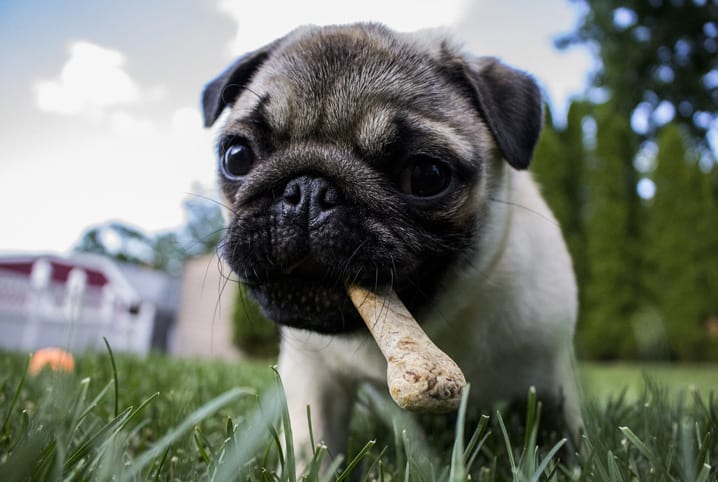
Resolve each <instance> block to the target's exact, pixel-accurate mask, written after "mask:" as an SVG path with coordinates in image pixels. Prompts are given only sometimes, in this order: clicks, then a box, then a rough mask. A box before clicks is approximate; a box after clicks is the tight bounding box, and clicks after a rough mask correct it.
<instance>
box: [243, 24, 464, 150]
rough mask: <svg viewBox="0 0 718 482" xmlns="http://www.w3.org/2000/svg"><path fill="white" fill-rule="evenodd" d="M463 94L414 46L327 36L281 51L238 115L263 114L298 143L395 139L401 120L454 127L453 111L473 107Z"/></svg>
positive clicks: (348, 33) (353, 34) (350, 34)
mask: <svg viewBox="0 0 718 482" xmlns="http://www.w3.org/2000/svg"><path fill="white" fill-rule="evenodd" d="M455 90H456V89H451V88H450V86H449V85H448V81H447V80H446V79H445V78H444V76H442V75H441V72H440V69H439V68H438V67H437V65H436V62H435V61H434V60H433V59H432V58H431V56H430V55H429V54H428V53H426V52H422V51H421V50H419V49H416V48H414V47H413V46H412V45H411V44H410V43H409V42H406V41H404V40H402V39H397V38H394V37H389V36H384V35H379V34H376V33H375V34H373V35H369V34H368V33H367V32H366V31H363V30H351V29H348V30H341V31H334V32H325V31H319V32H314V33H313V34H311V35H304V36H303V37H301V38H299V39H297V40H295V41H293V42H288V44H287V45H286V46H283V47H280V48H279V49H278V50H277V51H275V52H274V53H273V55H272V56H271V57H270V59H269V60H268V61H267V62H266V63H265V64H264V65H263V66H262V68H261V69H260V70H259V71H258V72H257V74H256V75H255V77H254V78H253V79H252V82H251V83H250V85H249V88H248V89H247V91H245V92H244V93H243V94H242V96H241V97H240V99H239V100H238V102H237V103H236V104H235V109H234V114H233V117H235V118H240V117H241V116H243V115H248V114H250V113H256V112H257V110H261V111H262V112H261V114H262V116H263V117H264V119H265V120H266V121H267V123H268V124H270V125H271V126H272V128H273V130H275V131H279V132H282V133H284V134H285V135H286V136H288V137H291V138H302V137H307V136H310V135H311V136H313V137H315V136H317V135H320V136H327V137H331V138H332V139H335V140H336V139H340V138H341V136H342V134H343V133H347V132H352V133H353V135H354V136H356V135H357V133H359V135H360V136H362V135H363V136H366V137H371V138H372V139H374V142H376V140H377V137H379V136H380V135H382V134H383V135H385V136H391V135H392V130H393V129H395V128H396V119H397V116H403V117H407V118H411V117H414V118H416V117H423V118H426V120H427V121H433V122H438V123H441V122H443V121H445V120H446V121H449V119H448V118H447V119H443V118H442V113H443V112H446V110H447V109H446V107H447V106H451V105H456V104H457V103H462V101H464V103H463V104H465V99H461V98H460V96H459V95H458V94H457V92H456V91H455ZM463 104H462V105H461V107H464V108H465V107H466V105H463ZM439 106H441V108H439ZM463 110H467V109H463ZM454 120H455V119H454ZM362 133H363V134H362Z"/></svg>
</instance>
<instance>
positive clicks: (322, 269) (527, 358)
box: [202, 24, 581, 451]
mask: <svg viewBox="0 0 718 482" xmlns="http://www.w3.org/2000/svg"><path fill="white" fill-rule="evenodd" d="M542 106H543V103H542V97H541V93H540V91H539V88H538V87H537V85H536V83H535V82H534V80H533V79H532V78H531V77H530V76H529V75H527V74H526V73H524V72H521V71H519V70H516V69H514V68H512V67H509V66H507V65H505V64H503V63H502V62H500V61H499V60H497V59H496V58H492V57H477V56H473V55H471V54H469V53H467V52H465V51H464V50H463V48H462V47H461V46H460V44H459V43H457V42H455V41H454V40H452V38H451V37H450V36H449V35H448V34H445V33H444V32H441V31H422V32H417V33H413V34H405V33H397V32H394V31H392V30H390V29H388V28H386V27H384V26H382V25H379V24H354V25H345V26H328V27H315V26H310V27H302V28H299V29H297V30H295V31H293V32H291V33H289V34H288V35H286V36H284V37H282V38H280V39H278V40H276V41H274V42H272V43H270V44H269V45H266V46H264V47H262V48H259V49H258V50H256V51H253V52H250V53H248V54H246V55H244V56H242V57H240V58H239V59H238V60H237V61H236V62H234V63H233V64H232V65H230V66H229V68H227V69H226V70H225V71H224V72H223V73H221V74H220V75H219V76H218V77H216V78H215V79H214V80H212V81H210V82H209V83H208V84H207V85H206V87H205V90H204V92H203V96H202V107H203V113H204V122H205V125H206V126H207V127H209V126H212V125H213V124H214V123H215V122H216V121H217V120H218V118H219V117H220V116H221V115H222V113H223V111H225V109H228V110H229V112H227V115H226V117H225V118H224V121H223V124H222V126H221V128H220V129H219V130H218V141H217V151H218V153H217V154H218V158H219V177H220V180H221V188H222V191H223V194H224V196H225V197H226V201H227V204H228V206H229V207H230V209H231V213H230V214H229V215H228V220H227V226H226V234H225V238H224V243H223V257H224V258H225V260H226V261H227V262H228V264H229V265H230V266H231V268H232V270H233V271H234V272H235V273H236V274H237V276H238V277H239V279H240V280H241V282H242V283H244V284H245V285H246V286H247V287H248V289H249V292H250V293H251V295H252V296H253V297H254V299H256V301H257V302H258V303H259V305H260V307H261V309H262V311H263V312H264V314H266V316H267V317H269V318H270V319H272V320H274V321H275V322H276V323H278V324H279V325H280V326H281V332H282V341H281V348H280V356H279V372H280V375H281V377H282V380H283V383H284V386H285V390H286V395H287V400H288V404H289V412H290V417H291V420H292V422H293V427H292V429H293V434H294V437H295V449H299V448H303V449H304V450H308V446H307V445H308V443H309V440H310V435H309V430H308V425H307V423H306V420H307V418H306V407H307V405H309V406H310V407H311V414H312V421H313V429H314V435H315V439H316V440H321V441H324V442H325V443H326V444H327V445H328V446H329V447H330V449H333V450H335V451H342V450H343V448H344V447H345V444H346V441H347V435H348V422H349V416H350V412H351V408H352V406H353V400H354V395H355V392H356V390H357V386H358V385H359V384H361V383H364V382H367V381H369V382H370V383H375V384H376V385H377V386H378V387H383V389H384V390H386V362H385V360H384V358H383V357H382V355H381V353H380V352H379V349H378V348H377V347H376V344H375V343H374V342H373V340H372V339H370V338H369V334H368V330H367V328H366V326H365V325H364V323H363V321H362V319H361V318H360V317H359V315H358V314H357V311H356V309H355V307H354V306H353V305H352V303H351V302H350V300H349V298H348V296H347V292H346V286H347V285H348V284H352V285H359V286H362V287H366V288H368V289H372V290H377V289H383V288H388V289H392V290H394V291H395V292H396V293H397V294H398V296H399V298H400V299H401V300H402V301H403V302H404V304H405V305H406V306H407V308H408V309H409V310H410V311H411V313H412V314H413V315H414V317H415V318H416V319H417V320H418V321H419V323H420V324H421V326H422V327H423V329H424V330H425V331H426V332H427V334H428V335H429V337H430V338H431V339H432V340H433V341H434V342H435V343H436V344H437V345H438V346H439V347H440V348H441V349H442V350H444V351H445V352H446V353H447V354H449V355H450V356H451V357H452V358H453V359H454V360H455V361H456V362H457V363H458V365H459V366H460V367H461V368H462V370H463V371H464V374H465V376H466V379H467V381H468V382H469V383H470V384H471V390H470V395H471V403H472V404H475V405H477V406H480V407H491V406H492V404H494V403H495V402H497V401H500V400H505V401H509V402H511V401H515V400H521V399H522V398H523V399H525V397H526V395H527V393H528V390H529V387H531V386H533V387H535V388H536V390H537V393H538V395H539V398H541V399H542V400H543V401H544V403H547V404H549V405H552V406H555V407H558V408H559V411H560V414H561V420H562V421H561V423H562V424H563V426H564V427H566V428H567V430H568V431H569V432H572V433H576V431H577V429H578V427H579V426H580V420H581V418H580V413H579V403H578V402H579V397H578V391H577V387H576V382H575V377H574V361H573V360H574V356H573V348H572V339H573V334H574V325H575V320H576V313H577V289H576V282H575V279H574V274H573V269H572V264H571V259H570V256H569V254H568V252H567V249H566V245H565V243H564V240H563V238H562V234H561V229H560V227H559V225H558V223H557V222H556V220H555V218H554V217H553V215H552V213H551V211H550V210H549V208H548V207H547V205H546V203H545V202H544V200H543V199H542V197H541V194H540V192H539V189H538V188H537V185H536V184H535V183H534V181H533V180H532V177H531V174H530V173H529V172H528V171H527V168H528V166H529V163H530V160H531V156H532V152H533V149H534V146H535V144H536V141H537V139H538V136H539V132H540V130H541V124H542V113H543V110H542Z"/></svg>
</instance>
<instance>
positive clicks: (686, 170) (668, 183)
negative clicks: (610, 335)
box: [645, 125, 718, 360]
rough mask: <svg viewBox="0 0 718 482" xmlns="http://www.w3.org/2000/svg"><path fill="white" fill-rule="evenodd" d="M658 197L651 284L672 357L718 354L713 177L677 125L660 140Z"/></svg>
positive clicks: (650, 229) (652, 219) (649, 253)
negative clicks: (713, 327) (713, 326)
mask: <svg viewBox="0 0 718 482" xmlns="http://www.w3.org/2000/svg"><path fill="white" fill-rule="evenodd" d="M656 163H657V166H656V170H655V172H654V175H653V178H654V182H655V183H656V194H655V197H654V198H653V201H652V204H651V206H650V210H649V215H648V216H647V225H646V240H647V243H646V251H645V255H646V260H647V261H646V273H645V274H646V279H647V281H646V286H647V288H648V290H649V293H650V299H651V300H652V302H653V303H654V304H655V306H657V307H658V309H659V312H660V314H661V316H662V317H663V322H664V324H665V331H666V333H667V335H668V337H667V341H668V346H669V348H670V350H671V353H672V354H673V355H674V356H675V357H677V358H679V359H681V360H704V359H706V358H711V357H713V358H715V357H717V356H718V340H711V338H710V337H709V336H706V330H707V326H706V323H707V322H708V320H709V319H710V318H711V316H712V315H715V314H716V313H718V306H716V305H717V303H716V298H717V297H718V292H717V291H716V289H718V286H717V282H716V272H718V221H717V220H718V217H716V211H715V208H716V206H715V200H714V197H713V193H712V186H711V178H710V176H709V175H708V174H706V173H704V172H702V171H701V169H700V167H699V165H698V162H697V156H696V155H695V154H694V153H691V152H690V151H689V150H687V146H686V139H685V136H684V134H683V133H682V132H681V130H680V128H679V127H678V126H676V125H669V126H667V127H665V128H664V129H663V130H662V131H661V133H660V134H659V137H658V156H657V159H656Z"/></svg>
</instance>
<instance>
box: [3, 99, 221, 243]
mask: <svg viewBox="0 0 718 482" xmlns="http://www.w3.org/2000/svg"><path fill="white" fill-rule="evenodd" d="M68 124H69V125H70V126H73V125H74V124H73V123H68ZM76 129H77V131H75V132H74V133H73V134H71V135H68V132H67V130H62V131H60V130H58V131H57V132H55V131H53V132H47V133H46V134H45V137H44V138H43V142H38V143H34V144H32V145H28V146H26V147H25V148H24V149H23V151H22V152H21V153H17V154H15V155H13V154H11V155H10V156H9V158H6V159H5V160H6V161H9V165H12V166H13V168H12V170H6V171H5V172H2V171H0V172H2V174H1V175H0V205H3V206H20V208H18V209H7V210H5V211H4V212H3V218H2V219H3V236H2V239H1V240H0V250H19V251H43V250H48V249H49V250H53V251H64V250H67V249H70V248H71V247H72V246H73V244H74V243H75V242H77V240H78V239H79V237H80V235H81V233H82V232H83V231H84V230H85V229H86V228H87V227H88V226H91V225H94V224H101V223H105V222H107V221H109V220H120V221H123V222H127V223H130V224H132V225H135V226H139V227H140V228H141V229H143V230H146V231H149V232H152V231H158V230H163V229H168V228H173V227H177V226H179V225H181V223H182V222H183V219H184V213H183V211H182V201H183V200H184V199H185V198H186V197H187V196H188V195H189V193H190V192H192V191H193V186H194V185H195V184H197V183H199V185H201V186H202V187H205V188H206V187H213V186H214V185H215V181H216V167H215V166H216V160H215V157H214V147H213V146H214V139H213V133H212V131H210V130H207V129H203V128H202V121H201V115H200V113H199V111H198V109H197V108H194V107H189V106H187V107H182V106H179V107H177V108H176V109H175V110H174V111H172V112H168V113H166V114H165V115H163V116H161V117H160V118H158V119H157V120H156V122H154V123H152V124H150V123H148V122H147V121H145V120H142V119H138V118H135V117H133V116H131V115H129V114H127V113H125V112H122V111H115V112H112V113H110V114H109V115H108V117H107V122H103V123H102V124H101V125H100V128H99V129H98V130H97V131H96V132H93V134H92V136H88V135H86V134H85V133H84V132H83V130H82V129H84V127H82V125H78V126H77V127H76ZM4 162H5V161H3V163H2V164H0V168H1V167H4V165H5V164H4ZM28 186H32V189H29V188H28ZM38 193H41V195H38Z"/></svg>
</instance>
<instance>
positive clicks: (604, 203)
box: [578, 105, 640, 359]
mask: <svg viewBox="0 0 718 482" xmlns="http://www.w3.org/2000/svg"><path fill="white" fill-rule="evenodd" d="M596 122H597V138H596V148H595V152H594V153H593V156H592V159H590V163H589V166H588V168H587V169H588V172H587V187H588V201H587V205H586V229H585V246H586V259H587V265H586V270H587V280H586V285H585V297H584V299H585V300H586V303H585V306H584V316H583V317H582V319H581V325H580V326H579V333H578V345H579V353H581V354H582V355H583V356H587V357H591V358H598V359H614V358H622V357H634V356H635V354H636V348H635V340H634V337H633V333H632V327H631V318H632V316H633V315H634V313H635V311H636V307H637V300H638V298H639V286H640V285H639V274H638V268H639V266H638V257H637V250H636V247H637V239H638V229H637V226H638V220H637V215H638V213H637V206H638V202H637V195H636V191H635V186H636V179H635V177H636V176H635V171H634V170H633V168H632V163H631V160H632V159H633V157H634V156H635V153H636V142H635V136H634V135H633V133H632V132H631V129H630V126H629V125H628V122H627V120H626V119H625V118H623V117H621V116H619V115H617V114H616V113H615V112H614V111H613V110H612V109H611V106H610V105H604V106H601V108H600V109H597V115H596Z"/></svg>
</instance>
